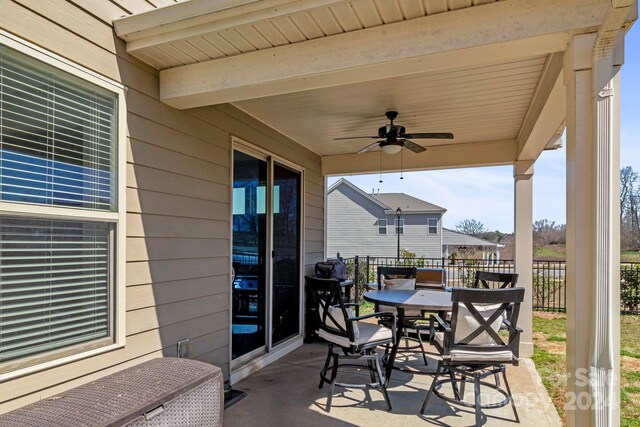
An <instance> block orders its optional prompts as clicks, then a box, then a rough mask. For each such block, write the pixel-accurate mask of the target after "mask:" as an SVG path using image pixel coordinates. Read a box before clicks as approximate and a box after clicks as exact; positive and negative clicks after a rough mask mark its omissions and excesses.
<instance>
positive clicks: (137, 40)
mask: <svg viewBox="0 0 640 427" xmlns="http://www.w3.org/2000/svg"><path fill="white" fill-rule="evenodd" d="M346 2H347V0H217V1H211V0H191V1H188V2H183V3H177V4H175V5H172V6H169V7H162V8H159V9H154V10H150V11H148V12H144V13H140V14H136V15H131V16H127V17H124V18H120V19H116V20H114V21H113V26H114V28H115V30H116V34H118V37H120V38H121V39H123V40H125V41H127V42H128V43H127V52H129V53H134V52H136V51H139V50H141V49H145V48H149V47H153V46H157V45H159V44H163V43H172V42H175V41H180V40H185V39H188V38H190V37H196V36H199V35H202V34H207V33H211V32H213V31H220V30H226V29H230V28H235V27H239V26H241V25H246V24H252V23H256V22H260V21H264V20H268V19H274V18H278V17H280V16H287V15H291V14H294V13H298V12H304V11H310V10H313V9H317V8H321V7H328V6H333V5H336V4H340V3H346Z"/></svg>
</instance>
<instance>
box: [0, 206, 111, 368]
mask: <svg viewBox="0 0 640 427" xmlns="http://www.w3.org/2000/svg"><path fill="white" fill-rule="evenodd" d="M0 221H1V222H0V239H1V243H0V274H2V286H1V288H0V292H1V294H0V295H1V298H0V362H4V361H7V360H12V359H16V358H19V357H22V356H26V355H31V354H36V353H41V352H43V351H49V350H53V349H56V348H60V347H65V346H68V345H72V344H77V343H80V342H84V341H89V340H94V339H97V338H102V337H106V336H108V335H109V321H110V320H109V316H108V314H109V310H108V307H109V300H110V286H109V283H110V281H111V280H110V279H111V278H110V269H109V264H110V260H109V257H110V246H111V244H110V240H111V237H110V226H109V224H104V223H93V222H78V221H50V220H35V219H24V218H14V217H2V218H1V219H0Z"/></svg>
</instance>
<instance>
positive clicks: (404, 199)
mask: <svg viewBox="0 0 640 427" xmlns="http://www.w3.org/2000/svg"><path fill="white" fill-rule="evenodd" d="M371 197H373V198H374V199H376V200H378V201H379V202H381V203H383V204H385V205H386V206H388V207H389V209H391V210H396V209H397V208H400V209H402V213H425V212H438V213H444V212H446V211H447V210H446V209H445V208H442V207H440V206H437V205H434V204H433V203H429V202H426V201H424V200H422V199H418V198H417V197H413V196H410V195H408V194H404V193H379V194H372V195H371Z"/></svg>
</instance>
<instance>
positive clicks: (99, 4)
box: [69, 0, 128, 27]
mask: <svg viewBox="0 0 640 427" xmlns="http://www.w3.org/2000/svg"><path fill="white" fill-rule="evenodd" d="M69 2H71V3H74V4H76V5H78V6H79V7H81V8H82V9H83V10H85V11H86V12H87V13H90V14H92V15H94V16H95V17H97V18H98V19H100V20H101V21H102V22H104V23H105V24H106V25H107V26H109V27H111V26H112V24H111V23H112V22H113V20H114V19H116V18H122V17H123V16H127V15H128V13H127V12H126V11H125V10H124V9H123V8H121V7H120V6H118V5H116V4H114V3H111V2H109V1H95V0H69Z"/></svg>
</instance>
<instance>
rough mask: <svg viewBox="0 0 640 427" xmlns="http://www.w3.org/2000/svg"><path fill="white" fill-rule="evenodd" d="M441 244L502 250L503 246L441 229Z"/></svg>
mask: <svg viewBox="0 0 640 427" xmlns="http://www.w3.org/2000/svg"><path fill="white" fill-rule="evenodd" d="M442 244H443V245H451V246H497V247H499V248H504V245H501V244H499V243H495V242H490V241H488V240H484V239H480V238H478V237H475V236H470V235H468V234H463V233H458V232H457V231H453V230H449V229H447V228H443V229H442Z"/></svg>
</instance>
